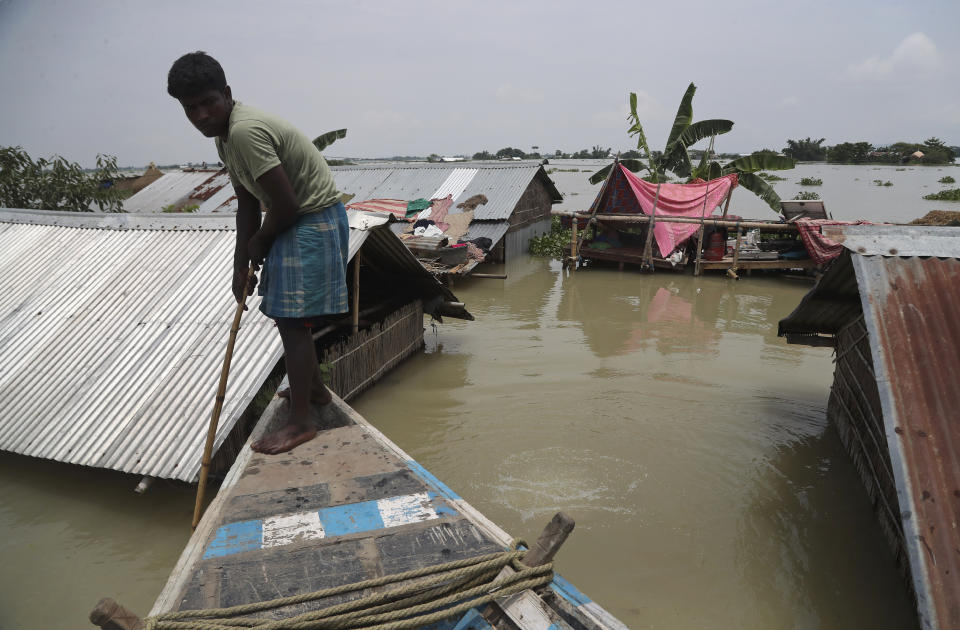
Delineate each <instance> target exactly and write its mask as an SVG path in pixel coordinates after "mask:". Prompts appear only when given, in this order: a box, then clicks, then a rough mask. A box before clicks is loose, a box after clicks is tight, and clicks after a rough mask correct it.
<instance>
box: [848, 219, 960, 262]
mask: <svg viewBox="0 0 960 630" xmlns="http://www.w3.org/2000/svg"><path fill="white" fill-rule="evenodd" d="M841 233H842V234H843V239H842V241H841V242H842V243H843V246H844V247H846V248H847V249H849V250H850V251H852V252H855V253H857V254H862V255H864V256H939V257H941V258H960V227H930V226H906V225H847V226H843V227H842V229H841Z"/></svg>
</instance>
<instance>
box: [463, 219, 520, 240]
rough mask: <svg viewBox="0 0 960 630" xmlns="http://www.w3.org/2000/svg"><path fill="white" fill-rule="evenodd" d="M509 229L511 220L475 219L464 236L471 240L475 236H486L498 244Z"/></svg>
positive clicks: (465, 238)
mask: <svg viewBox="0 0 960 630" xmlns="http://www.w3.org/2000/svg"><path fill="white" fill-rule="evenodd" d="M509 229H510V222H509V221H474V222H473V223H471V224H470V229H469V230H467V234H466V235H465V236H464V237H463V238H464V240H468V241H469V240H473V239H475V238H481V237H486V238H489V239H490V240H491V241H492V242H493V244H494V245H496V244H497V243H499V242H500V239H501V238H503V235H504V234H506V233H507V230H509Z"/></svg>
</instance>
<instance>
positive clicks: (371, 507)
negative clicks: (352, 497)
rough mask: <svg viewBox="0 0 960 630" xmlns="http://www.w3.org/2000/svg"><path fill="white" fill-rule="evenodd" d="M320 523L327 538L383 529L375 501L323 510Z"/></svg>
mask: <svg viewBox="0 0 960 630" xmlns="http://www.w3.org/2000/svg"><path fill="white" fill-rule="evenodd" d="M319 512H320V522H321V523H323V529H324V531H325V532H326V534H327V536H345V535H346V534H357V533H359V532H368V531H371V530H374V529H383V519H382V518H380V510H378V509H377V502H376V501H364V502H363V503H351V504H349V505H337V506H334V507H328V508H323V509H322V510H320V511H319Z"/></svg>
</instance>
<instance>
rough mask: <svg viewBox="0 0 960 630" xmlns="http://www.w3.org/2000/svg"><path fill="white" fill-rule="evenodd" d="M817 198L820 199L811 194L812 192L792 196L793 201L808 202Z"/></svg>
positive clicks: (801, 192) (802, 192)
mask: <svg viewBox="0 0 960 630" xmlns="http://www.w3.org/2000/svg"><path fill="white" fill-rule="evenodd" d="M819 198H820V195H818V194H817V193H815V192H813V191H812V190H802V191H800V192H798V193H797V194H796V195H795V196H794V199H798V200H800V201H810V200H812V199H819Z"/></svg>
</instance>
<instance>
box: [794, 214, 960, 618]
mask: <svg viewBox="0 0 960 630" xmlns="http://www.w3.org/2000/svg"><path fill="white" fill-rule="evenodd" d="M835 239H836V240H838V241H841V242H842V244H843V248H844V249H843V252H842V253H841V255H840V256H839V257H838V258H837V259H835V260H834V261H833V263H832V264H831V265H830V266H829V267H828V268H827V270H826V272H825V273H824V275H823V276H822V277H821V278H820V280H819V281H818V282H817V284H816V286H815V287H814V288H813V289H812V290H811V291H810V292H809V293H808V294H807V295H806V296H804V298H803V300H802V301H801V302H800V305H799V306H798V307H797V308H796V310H794V311H793V313H791V314H790V315H789V316H788V317H786V318H785V319H783V320H781V322H780V326H779V334H780V336H784V337H786V338H787V341H788V342H790V343H801V344H808V345H815V346H831V347H833V348H834V349H835V355H834V363H835V366H836V367H835V369H834V380H833V386H832V387H831V390H830V398H829V402H828V405H827V417H828V419H829V420H830V421H831V422H832V423H834V425H835V426H836V427H837V430H838V432H839V434H840V438H841V440H842V442H843V444H844V446H845V448H846V450H847V452H848V453H849V454H850V456H851V458H852V459H853V461H854V463H855V465H856V467H857V469H858V471H859V473H860V477H861V479H862V481H863V484H864V486H865V487H866V490H867V493H868V494H869V496H870V498H871V500H872V503H873V505H874V509H875V512H876V514H877V518H878V519H879V522H880V524H881V527H882V529H883V531H884V533H885V535H886V538H887V540H888V542H889V543H890V545H891V548H892V549H893V551H894V553H895V554H896V556H897V559H898V562H899V564H900V566H901V568H902V569H903V571H904V574H905V575H906V577H907V578H908V583H909V585H910V587H911V590H912V591H913V593H914V595H915V596H916V603H917V611H918V616H919V620H920V624H921V627H923V628H925V629H926V628H929V629H933V628H957V627H960V387H958V381H957V379H958V375H960V350H958V349H960V317H958V314H960V228H952V227H907V226H846V227H843V228H841V229H840V230H839V234H838V235H837V236H835Z"/></svg>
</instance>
